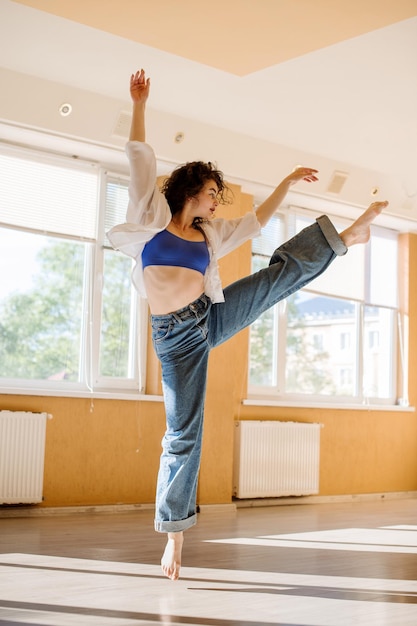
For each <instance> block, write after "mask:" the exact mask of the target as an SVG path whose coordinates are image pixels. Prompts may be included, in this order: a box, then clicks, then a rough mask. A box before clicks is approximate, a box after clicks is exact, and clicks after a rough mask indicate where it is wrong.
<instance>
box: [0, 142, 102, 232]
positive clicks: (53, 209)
mask: <svg viewBox="0 0 417 626" xmlns="http://www.w3.org/2000/svg"><path fill="white" fill-rule="evenodd" d="M97 198H98V174H97V171H96V169H95V168H94V167H93V166H92V165H88V166H84V167H83V166H81V165H80V166H79V167H73V168H68V165H66V167H61V166H60V165H59V164H58V163H50V162H48V161H41V160H39V157H38V158H37V159H36V160H35V158H33V159H32V158H30V156H28V155H27V153H25V154H24V155H23V153H22V155H20V154H19V155H14V154H13V155H8V154H6V155H4V154H3V155H0V223H2V224H4V225H8V226H15V227H20V228H25V229H31V230H35V231H39V232H43V233H55V234H60V235H67V236H72V237H77V238H83V239H90V240H92V239H96V236H97V232H96V231H97V212H98V201H97Z"/></svg>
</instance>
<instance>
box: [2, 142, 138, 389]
mask: <svg viewBox="0 0 417 626" xmlns="http://www.w3.org/2000/svg"><path fill="white" fill-rule="evenodd" d="M126 208H127V182H126V180H125V179H123V178H117V177H115V176H111V175H109V174H108V173H107V172H105V171H104V170H102V169H101V168H100V167H98V166H96V165H93V164H88V163H80V162H79V161H78V160H77V161H76V162H73V160H71V159H57V158H54V159H52V158H50V157H46V156H45V155H42V154H40V153H36V154H34V153H30V152H28V151H25V152H23V151H22V152H21V151H17V150H10V149H9V150H7V151H6V150H4V151H2V154H0V273H1V281H0V387H1V388H2V389H5V388H6V389H8V390H10V389H22V388H24V389H29V390H30V389H33V390H35V389H37V388H38V389H48V390H49V391H52V390H54V389H55V390H57V391H66V390H71V391H73V392H77V391H78V392H82V391H84V392H86V393H90V392H92V391H96V390H98V391H100V390H101V391H114V390H118V391H123V390H139V389H140V388H141V385H142V383H141V381H140V380H139V370H140V368H139V359H138V336H139V333H138V331H139V324H138V322H139V307H138V298H137V296H136V293H135V292H134V290H133V288H132V285H131V280H130V274H131V270H132V261H131V260H130V259H129V258H128V257H126V256H124V255H122V254H120V253H118V252H116V251H115V250H113V249H112V248H111V246H110V245H109V242H108V241H107V239H106V237H105V232H106V231H107V230H108V229H109V228H110V227H111V226H113V225H114V224H116V223H118V222H122V221H124V219H125V213H126Z"/></svg>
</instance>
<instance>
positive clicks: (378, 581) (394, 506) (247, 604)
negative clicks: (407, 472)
mask: <svg viewBox="0 0 417 626" xmlns="http://www.w3.org/2000/svg"><path fill="white" fill-rule="evenodd" d="M0 514H1V511H0ZM152 517H153V513H152V511H138V512H136V511H131V512H123V513H108V514H103V513H100V514H97V513H83V514H71V515H65V516H62V515H59V516H57V515H56V516H53V517H47V516H41V517H39V516H38V517H30V518H11V517H0V624H32V625H37V626H41V625H42V626H43V625H54V626H70V625H71V626H75V625H76V626H90V625H94V626H116V625H117V626H118V625H121V626H129V625H133V624H136V625H137V626H144V625H149V626H155V625H156V624H169V625H170V626H177V625H178V626H180V625H188V626H206V625H208V626H238V625H239V626H266V625H270V624H276V625H284V624H288V625H292V626H342V625H346V626H362V625H366V626H372V625H375V626H385V625H387V626H396V625H399V626H408V625H410V626H416V625H417V500H416V499H409V500H401V499H399V500H377V501H370V502H363V501H362V502H354V503H343V504H340V503H339V504H335V503H334V504H332V503H330V504H307V505H293V506H278V507H262V508H247V509H243V508H239V509H238V510H237V511H231V510H227V511H226V512H224V511H222V512H219V511H210V510H204V511H203V512H202V513H200V515H199V519H198V525H197V526H196V527H194V528H193V529H191V530H189V531H188V532H187V533H186V543H185V546H184V553H183V568H182V578H181V579H180V580H179V581H177V582H172V581H169V580H167V579H165V578H163V577H162V575H161V573H160V568H159V560H160V556H161V552H162V549H163V547H164V542H165V536H164V535H160V534H157V533H155V532H154V531H153V528H152Z"/></svg>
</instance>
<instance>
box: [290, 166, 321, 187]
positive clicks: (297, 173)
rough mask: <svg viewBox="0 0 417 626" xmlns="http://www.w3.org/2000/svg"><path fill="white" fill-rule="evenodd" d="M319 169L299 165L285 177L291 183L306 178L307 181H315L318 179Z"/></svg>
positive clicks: (293, 183)
mask: <svg viewBox="0 0 417 626" xmlns="http://www.w3.org/2000/svg"><path fill="white" fill-rule="evenodd" d="M317 173H318V170H314V169H312V168H311V167H297V168H296V169H295V170H294V171H293V172H291V174H288V176H287V177H286V178H285V179H284V180H286V181H287V183H288V184H289V185H295V184H296V183H298V182H300V180H305V181H306V182H307V183H314V182H316V181H317V180H318V178H317V176H316V174H317Z"/></svg>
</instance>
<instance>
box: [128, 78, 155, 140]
mask: <svg viewBox="0 0 417 626" xmlns="http://www.w3.org/2000/svg"><path fill="white" fill-rule="evenodd" d="M150 83H151V80H150V78H147V79H146V78H145V70H140V71H138V72H136V74H132V76H131V77H130V95H131V98H132V102H133V112H132V123H131V126H130V135H129V141H145V107H146V101H147V99H148V96H149V89H150Z"/></svg>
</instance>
